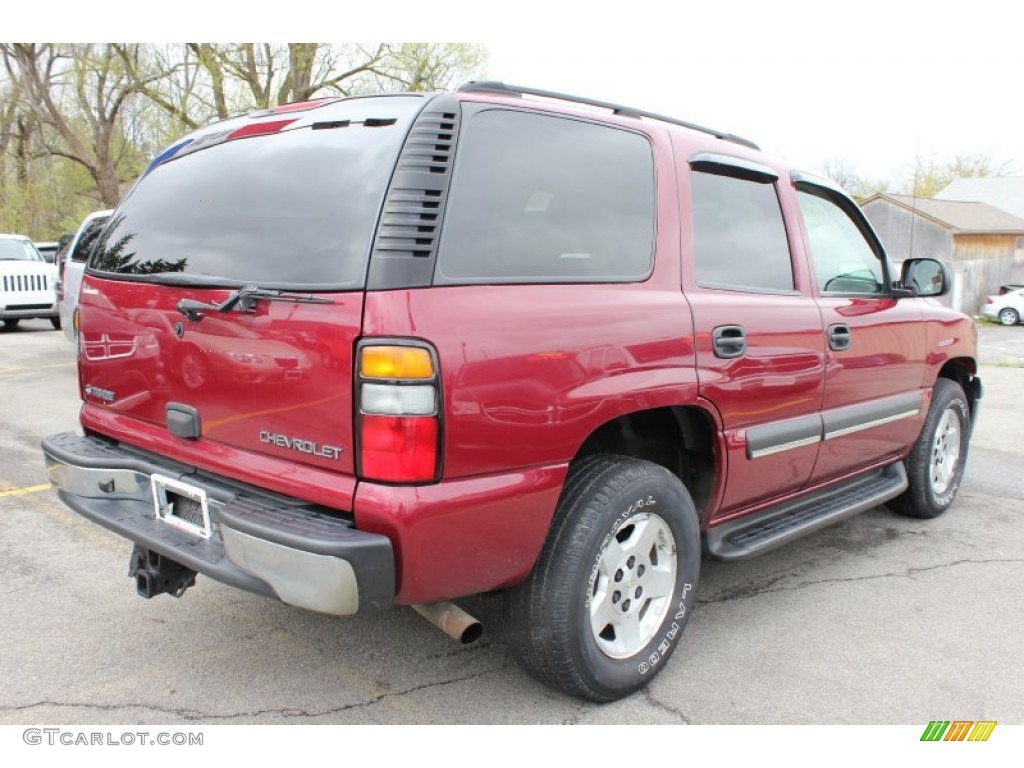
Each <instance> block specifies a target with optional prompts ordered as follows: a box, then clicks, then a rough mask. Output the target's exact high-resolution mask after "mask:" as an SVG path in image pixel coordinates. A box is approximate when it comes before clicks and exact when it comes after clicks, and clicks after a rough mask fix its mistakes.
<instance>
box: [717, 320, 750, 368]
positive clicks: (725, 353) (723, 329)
mask: <svg viewBox="0 0 1024 768" xmlns="http://www.w3.org/2000/svg"><path fill="white" fill-rule="evenodd" d="M711 345H712V347H714V350H715V357H722V358H725V359H726V360H728V359H730V358H733V357H740V356H742V355H743V353H744V352H746V351H747V335H746V332H745V331H744V330H743V326H742V325H720V326H718V327H717V328H715V329H714V330H713V331H712V332H711Z"/></svg>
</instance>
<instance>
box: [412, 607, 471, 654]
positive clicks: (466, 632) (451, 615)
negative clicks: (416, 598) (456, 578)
mask: <svg viewBox="0 0 1024 768" xmlns="http://www.w3.org/2000/svg"><path fill="white" fill-rule="evenodd" d="M409 607H410V608H412V609H413V610H414V611H416V613H418V614H419V615H420V616H422V617H423V618H424V619H426V620H427V621H429V622H430V623H431V624H433V625H434V626H435V627H437V628H438V629H440V630H441V631H442V632H444V633H445V634H446V635H448V637H450V638H451V639H452V640H455V641H457V642H460V643H462V644H463V645H469V644H470V643H474V642H476V641H477V640H479V639H480V636H481V635H482V634H483V633H484V627H483V625H482V624H481V623H480V622H479V621H478V620H477V619H474V618H473V617H472V616H470V615H469V614H468V613H466V612H465V611H464V610H462V609H461V608H459V606H457V605H455V604H454V603H425V604H420V605H412V606H409Z"/></svg>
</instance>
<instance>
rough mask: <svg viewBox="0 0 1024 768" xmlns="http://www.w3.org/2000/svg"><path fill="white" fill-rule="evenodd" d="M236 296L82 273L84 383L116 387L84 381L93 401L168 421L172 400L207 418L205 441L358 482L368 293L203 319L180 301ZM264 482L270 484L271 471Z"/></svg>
mask: <svg viewBox="0 0 1024 768" xmlns="http://www.w3.org/2000/svg"><path fill="white" fill-rule="evenodd" d="M229 294H230V292H229V291H226V290H218V289H196V288H185V287H179V286H161V285H152V284H148V283H141V282H127V281H120V280H104V279H100V278H98V277H96V276H93V275H87V276H86V278H85V282H84V283H83V289H82V299H81V304H80V311H81V327H82V332H81V345H82V358H81V376H82V382H83V384H84V385H85V386H86V387H88V386H92V387H96V388H99V389H101V390H106V391H108V392H110V393H112V394H113V396H114V397H113V400H112V401H109V402H108V401H106V400H104V399H101V398H100V397H98V396H96V395H94V394H89V393H88V391H87V392H86V402H87V403H89V404H91V405H93V406H94V407H95V408H97V409H107V410H110V411H111V412H112V413H116V414H119V415H122V416H130V417H132V418H134V419H138V420H140V421H141V422H144V423H145V424H147V425H151V426H158V427H160V428H161V429H162V428H163V426H164V425H165V423H166V415H165V407H166V405H167V403H168V402H176V403H182V404H184V405H188V406H193V407H195V408H197V409H198V410H199V412H200V416H201V420H202V437H201V438H200V439H199V441H198V442H197V443H196V445H198V446H206V445H209V446H210V449H211V450H213V451H217V450H220V448H221V447H226V448H234V449H238V450H240V451H243V452H245V453H246V454H254V453H255V454H264V455H266V456H267V457H269V458H273V459H278V460H280V461H282V462H284V464H286V465H291V464H293V463H294V464H297V465H299V466H302V465H305V466H309V467H315V468H318V469H321V470H325V471H327V472H331V473H338V474H340V475H343V476H346V477H348V478H349V479H348V480H347V481H345V482H346V483H347V484H351V476H352V475H353V474H354V463H353V451H352V444H353V440H352V386H351V381H352V373H351V372H352V350H353V346H354V342H355V339H356V337H357V336H358V334H359V326H360V322H361V319H362V310H363V294H362V292H353V293H332V294H323V296H324V297H325V298H329V299H330V300H331V301H333V303H332V304H294V303H289V302H270V301H260V302H258V304H257V307H256V311H255V312H253V313H243V312H234V311H233V312H226V313H220V312H216V311H210V312H207V313H205V315H204V317H203V318H202V319H201V320H199V321H197V322H192V321H189V320H186V319H185V317H184V316H183V315H182V314H181V313H179V312H178V311H177V310H176V309H175V306H176V305H177V303H178V301H179V300H181V299H182V298H189V299H193V300H196V301H200V302H204V303H210V304H217V303H219V302H221V301H223V300H224V299H225V298H226V297H227V296H228V295H229ZM176 326H180V329H181V331H182V334H181V338H178V336H177V334H176V332H175V331H176ZM129 431H130V430H129ZM168 436H169V437H170V435H168ZM261 436H262V437H261ZM295 441H298V442H295ZM128 442H132V441H131V440H129V441H128ZM293 443H295V444H297V445H299V446H301V447H302V448H303V449H304V450H298V449H295V448H291V447H288V446H289V445H291V444H293ZM334 449H339V450H337V451H335V450H334ZM199 454H200V455H201V451H200V452H199ZM236 471H237V472H244V471H245V469H244V468H243V467H239V468H238V470H236ZM228 474H232V473H228ZM232 476H234V475H232ZM266 481H267V484H268V486H270V487H274V483H275V482H276V478H275V477H271V476H268V477H267V478H266ZM274 489H275V490H279V489H278V488H274Z"/></svg>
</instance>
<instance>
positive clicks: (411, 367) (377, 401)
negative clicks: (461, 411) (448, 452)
mask: <svg viewBox="0 0 1024 768" xmlns="http://www.w3.org/2000/svg"><path fill="white" fill-rule="evenodd" d="M440 399H441V398H440V378H439V376H438V370H437V355H436V354H435V353H434V351H433V350H432V349H430V348H429V347H427V346H425V345H423V344H420V343H416V342H408V343H388V344H373V343H369V344H367V343H363V344H361V345H360V346H359V349H358V354H357V363H356V408H357V411H358V416H357V418H358V424H359V427H358V454H357V456H358V461H359V474H360V476H361V477H364V478H366V479H367V480H380V481H383V482H390V483H422V482H430V481H432V480H436V479H437V478H438V476H439V474H440V436H441V429H440Z"/></svg>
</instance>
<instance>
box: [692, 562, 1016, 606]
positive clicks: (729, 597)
mask: <svg viewBox="0 0 1024 768" xmlns="http://www.w3.org/2000/svg"><path fill="white" fill-rule="evenodd" d="M990 563H1024V558H992V559H988V560H954V561H953V562H952V563H939V564H938V565H928V566H924V567H921V568H908V569H907V570H906V571H904V572H903V573H876V574H873V575H870V576H851V577H848V578H844V579H819V580H818V581H802V582H800V583H799V584H794V585H792V586H783V587H769V588H764V589H756V588H754V589H749V590H746V589H743V588H740V589H736V590H732V591H727V592H726V593H725V594H724V595H723V596H721V597H716V598H708V599H704V600H698V601H697V604H698V605H713V604H715V603H728V602H732V601H733V600H745V599H746V598H749V597H757V596H759V595H767V594H771V593H773V592H794V591H796V590H798V589H806V588H807V587H814V586H817V585H819V584H842V583H844V582H854V581H874V580H876V579H912V578H914V577H915V576H917V575H918V574H919V573H926V572H928V571H936V570H942V569H945V568H953V567H954V566H957V565H987V564H990ZM781 578H783V577H779V578H774V579H772V580H770V581H769V584H774V583H776V582H777V581H779V580H780V579H781Z"/></svg>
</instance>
